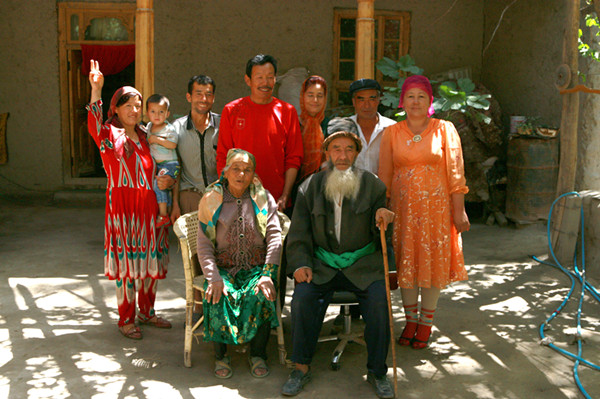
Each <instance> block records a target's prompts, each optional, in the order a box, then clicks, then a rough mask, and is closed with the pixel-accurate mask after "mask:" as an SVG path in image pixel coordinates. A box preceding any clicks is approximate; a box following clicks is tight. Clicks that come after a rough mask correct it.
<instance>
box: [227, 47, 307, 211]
mask: <svg viewBox="0 0 600 399" xmlns="http://www.w3.org/2000/svg"><path fill="white" fill-rule="evenodd" d="M276 74H277V61H276V60H275V58H273V57H272V56H270V55H264V54H258V55H257V56H255V57H253V58H251V59H250V60H248V62H247V64H246V76H245V77H244V79H245V81H246V84H247V85H248V86H249V87H250V96H248V97H243V98H238V99H237V100H235V101H232V102H230V103H229V104H227V105H225V108H223V113H222V114H221V123H220V125H219V142H218V145H217V173H218V174H220V173H221V171H222V170H223V167H224V166H225V158H226V156H227V151H229V149H230V148H241V149H243V150H246V151H248V152H250V153H252V154H253V155H254V156H255V158H256V174H257V175H258V176H259V177H260V179H261V180H262V182H263V185H264V187H265V188H266V189H267V190H269V191H270V192H271V194H272V195H273V197H275V199H276V200H277V206H278V207H279V210H284V209H285V208H286V207H287V206H288V205H290V198H291V195H290V194H291V191H292V186H293V185H294V181H295V180H296V175H297V174H298V169H299V168H300V164H301V162H302V157H303V147H302V133H301V131H300V124H299V122H298V114H297V112H296V109H295V108H294V106H293V105H291V104H288V103H286V102H284V101H281V100H279V99H277V98H275V97H273V87H274V86H275V79H276V78H275V75H276Z"/></svg>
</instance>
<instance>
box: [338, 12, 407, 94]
mask: <svg viewBox="0 0 600 399" xmlns="http://www.w3.org/2000/svg"><path fill="white" fill-rule="evenodd" d="M356 17H357V11H356V10H350V9H336V10H335V11H334V25H333V29H334V42H333V69H334V70H333V84H332V87H333V90H331V92H332V98H331V101H332V104H333V105H334V106H344V105H350V104H352V101H351V99H350V95H349V93H348V87H349V86H350V83H352V82H353V81H354V80H355V78H354V63H355V62H354V61H355V59H354V54H355V49H356ZM409 34H410V14H409V13H408V12H405V11H384V10H376V11H375V49H374V52H373V53H374V54H375V60H374V62H377V61H378V60H380V59H381V58H383V57H389V58H391V59H394V60H398V59H399V58H400V57H401V56H403V55H405V54H407V53H408V45H409ZM375 78H376V79H377V80H378V81H379V82H380V83H384V84H385V83H388V82H387V81H384V80H383V76H382V75H381V73H379V72H378V71H377V70H375Z"/></svg>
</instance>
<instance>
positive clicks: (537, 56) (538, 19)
mask: <svg viewBox="0 0 600 399" xmlns="http://www.w3.org/2000/svg"><path fill="white" fill-rule="evenodd" d="M510 3H512V2H509V1H486V2H485V7H484V20H485V23H484V24H485V32H484V35H483V42H484V45H483V50H485V53H484V54H482V59H483V64H482V71H481V80H482V83H483V84H484V85H485V86H486V87H487V88H488V89H490V91H491V92H492V93H494V95H495V96H496V98H497V99H498V101H499V102H500V106H501V107H502V110H503V112H504V114H505V124H507V122H508V117H509V116H510V115H525V116H528V117H538V118H539V120H540V122H542V123H545V124H548V125H551V126H559V125H560V112H561V107H562V102H561V98H560V94H559V93H558V90H557V89H556V87H555V86H554V81H555V75H556V74H555V71H556V68H557V67H558V66H559V65H560V64H562V43H563V40H562V36H563V31H564V28H563V27H564V24H565V14H564V1H561V0H529V1H517V2H515V3H514V4H513V5H512V6H511V7H510V8H508V9H507V10H506V12H505V13H504V16H503V18H502V21H501V23H500V25H499V26H498V29H497V30H496V33H495V35H494V36H493V39H492V34H493V32H494V30H495V29H496V26H497V24H498V21H499V20H500V17H501V14H502V11H503V10H504V9H505V7H506V6H507V5H508V4H510ZM490 40H491V42H490ZM488 43H489V46H488ZM486 47H487V48H486ZM483 50H482V51H483Z"/></svg>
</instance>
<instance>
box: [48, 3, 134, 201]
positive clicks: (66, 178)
mask: <svg viewBox="0 0 600 399" xmlns="http://www.w3.org/2000/svg"><path fill="white" fill-rule="evenodd" d="M57 6H58V62H59V80H60V120H61V144H62V165H63V166H62V170H63V184H64V185H65V186H67V187H69V188H87V189H91V188H105V187H106V178H105V177H73V176H72V169H71V162H72V149H71V119H70V109H71V104H70V102H71V96H70V92H69V71H68V68H69V65H68V60H67V55H68V52H69V51H70V50H78V49H81V43H84V42H85V43H86V44H106V43H107V42H103V41H91V40H86V41H84V40H72V39H70V38H69V35H70V33H71V21H70V20H69V18H68V12H69V11H72V10H73V9H77V10H82V12H86V11H97V12H99V13H101V14H105V15H106V16H116V17H119V16H120V15H121V16H122V15H130V14H132V15H135V11H136V4H135V3H110V2H106V3H84V2H62V3H58V5H57ZM132 18H133V17H132ZM84 22H85V21H80V26H85V25H83V23H84ZM127 22H128V23H127V25H128V26H130V27H131V29H132V30H133V23H132V21H127ZM82 34H83V33H80V38H81V35H82ZM130 37H133V36H132V35H131V36H130ZM113 43H117V42H113ZM118 44H135V39H134V40H130V41H122V42H118Z"/></svg>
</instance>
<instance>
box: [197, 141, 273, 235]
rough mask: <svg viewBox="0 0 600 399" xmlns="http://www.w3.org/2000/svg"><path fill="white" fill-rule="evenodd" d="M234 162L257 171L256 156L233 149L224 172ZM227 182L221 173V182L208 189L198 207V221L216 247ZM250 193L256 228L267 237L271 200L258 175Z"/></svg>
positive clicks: (249, 187) (250, 187)
mask: <svg viewBox="0 0 600 399" xmlns="http://www.w3.org/2000/svg"><path fill="white" fill-rule="evenodd" d="M234 162H245V163H248V164H251V165H252V167H253V169H256V159H255V158H254V155H252V154H251V153H249V152H248V151H245V150H242V149H239V148H231V149H230V150H229V151H228V152H227V158H226V163H225V168H223V170H225V169H226V168H228V167H229V166H231V164H232V163H234ZM226 182H227V179H226V178H225V173H224V171H223V172H221V177H220V178H219V180H217V181H216V182H214V183H212V184H210V185H209V186H208V187H206V190H204V195H203V196H202V199H201V200H200V205H199V206H198V208H199V209H198V220H199V222H200V227H201V228H202V232H203V233H204V234H205V235H206V236H207V237H208V239H209V240H210V241H211V242H212V243H213V245H216V239H217V230H216V228H217V221H218V220H219V214H220V213H221V208H222V206H223V187H224V186H225V185H226ZM248 191H249V194H250V199H251V200H252V205H253V208H254V215H255V216H256V222H257V223H256V227H257V228H258V231H259V233H260V234H261V236H262V237H265V234H266V232H267V214H268V205H269V198H268V195H267V191H266V190H265V188H264V187H263V185H262V183H261V181H260V179H259V178H258V176H257V175H256V174H255V175H254V179H253V180H252V182H251V183H250V185H249V186H248Z"/></svg>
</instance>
